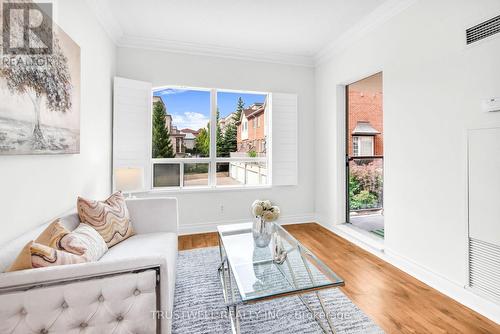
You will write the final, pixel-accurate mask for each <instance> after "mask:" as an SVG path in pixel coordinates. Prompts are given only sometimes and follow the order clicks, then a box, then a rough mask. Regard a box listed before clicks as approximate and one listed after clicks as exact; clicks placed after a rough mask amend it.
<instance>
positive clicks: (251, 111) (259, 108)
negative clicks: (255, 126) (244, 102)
mask: <svg viewBox="0 0 500 334" xmlns="http://www.w3.org/2000/svg"><path fill="white" fill-rule="evenodd" d="M265 110H266V104H265V103H254V104H252V105H251V106H250V107H248V108H247V109H243V112H242V113H241V118H240V120H239V121H238V122H236V123H237V124H239V123H241V120H242V119H243V115H245V117H246V118H247V119H251V118H254V117H257V116H258V115H260V114H262V113H263V112H264V111H265Z"/></svg>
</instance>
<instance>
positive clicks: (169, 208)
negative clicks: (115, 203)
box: [127, 197, 179, 234]
mask: <svg viewBox="0 0 500 334" xmlns="http://www.w3.org/2000/svg"><path fill="white" fill-rule="evenodd" d="M127 208H128V210H129V213H130V218H131V220H132V226H133V227H134V229H135V231H136V232H137V233H141V234H142V233H152V232H174V233H177V232H178V229H179V215H178V209H177V199H176V198H170V197H155V198H132V199H127Z"/></svg>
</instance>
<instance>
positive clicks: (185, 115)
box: [153, 88, 265, 130]
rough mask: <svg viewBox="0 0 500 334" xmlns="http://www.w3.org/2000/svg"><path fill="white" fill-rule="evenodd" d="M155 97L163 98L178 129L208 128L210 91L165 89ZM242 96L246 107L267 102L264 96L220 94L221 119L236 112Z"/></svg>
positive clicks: (156, 93) (157, 92)
mask: <svg viewBox="0 0 500 334" xmlns="http://www.w3.org/2000/svg"><path fill="white" fill-rule="evenodd" d="M153 95H154V96H160V97H161V98H162V100H163V102H164V103H165V106H166V107H167V113H168V114H170V115H172V122H173V125H175V126H177V128H178V129H184V128H189V129H193V130H198V129H200V128H203V127H206V126H207V123H208V121H209V120H210V92H209V91H196V90H183V89H172V88H164V89H159V90H154V91H153ZM240 96H241V98H242V99H243V101H244V102H245V107H248V106H250V105H251V104H253V103H255V102H264V100H265V95H263V94H247V93H233V92H218V93H217V103H218V107H219V112H220V116H221V117H226V116H227V115H229V114H230V113H232V112H234V111H235V110H236V105H237V101H238V98H239V97H240Z"/></svg>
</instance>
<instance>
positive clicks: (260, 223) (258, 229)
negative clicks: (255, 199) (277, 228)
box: [252, 217, 273, 248]
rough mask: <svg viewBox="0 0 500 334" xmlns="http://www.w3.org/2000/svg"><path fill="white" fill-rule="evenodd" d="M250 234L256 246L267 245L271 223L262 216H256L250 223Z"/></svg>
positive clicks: (271, 228) (271, 230) (270, 232)
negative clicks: (251, 223)
mask: <svg viewBox="0 0 500 334" xmlns="http://www.w3.org/2000/svg"><path fill="white" fill-rule="evenodd" d="M252 234H253V240H254V241H255V245H256V246H257V247H261V248H263V247H267V246H268V245H269V243H270V242H271V237H272V235H273V223H272V222H266V220H265V219H264V218H262V217H256V218H255V219H254V221H253V225H252Z"/></svg>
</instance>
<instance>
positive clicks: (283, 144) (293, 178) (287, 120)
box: [271, 93, 298, 186]
mask: <svg viewBox="0 0 500 334" xmlns="http://www.w3.org/2000/svg"><path fill="white" fill-rule="evenodd" d="M297 116H298V115H297V95H296V94H284V93H272V94H271V145H272V152H271V155H272V157H271V164H272V184H273V185H277V186H289V185H297V184H298V158H297V151H298V148H297V143H298V121H297Z"/></svg>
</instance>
